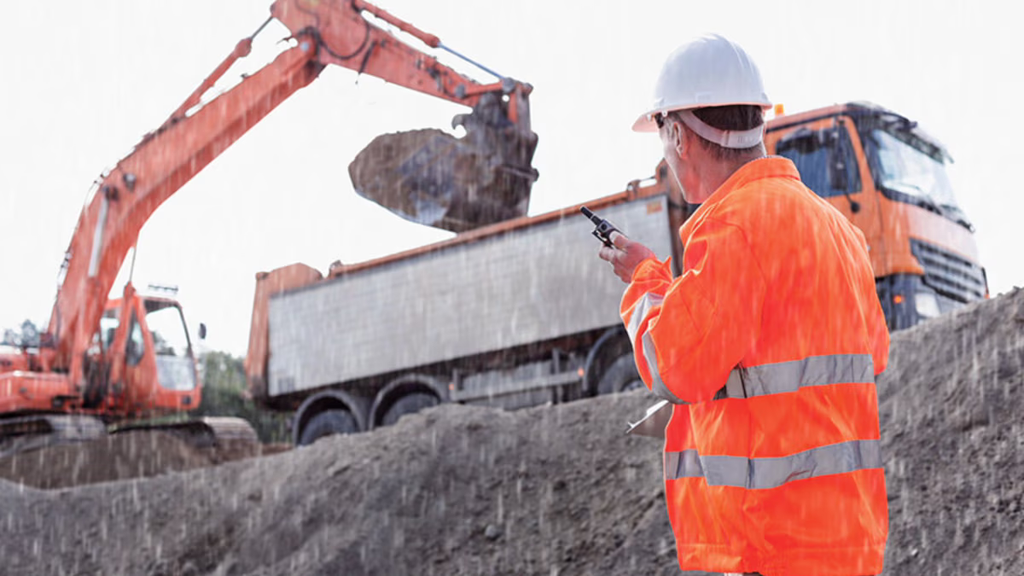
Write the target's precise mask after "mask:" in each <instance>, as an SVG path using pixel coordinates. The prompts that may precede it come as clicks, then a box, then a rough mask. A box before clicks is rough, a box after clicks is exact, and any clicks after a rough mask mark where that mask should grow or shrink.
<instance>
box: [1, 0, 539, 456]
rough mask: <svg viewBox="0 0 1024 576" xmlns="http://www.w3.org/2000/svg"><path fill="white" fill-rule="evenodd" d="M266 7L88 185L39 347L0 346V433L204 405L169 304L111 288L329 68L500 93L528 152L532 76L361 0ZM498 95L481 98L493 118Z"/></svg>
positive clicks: (469, 94) (446, 92)
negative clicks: (167, 205) (242, 146)
mask: <svg viewBox="0 0 1024 576" xmlns="http://www.w3.org/2000/svg"><path fill="white" fill-rule="evenodd" d="M270 13H271V16H270V18H268V20H267V22H265V23H264V24H263V26H260V28H259V29H258V30H257V31H256V32H255V33H254V34H253V35H252V36H250V37H248V38H244V39H242V40H241V41H240V42H238V44H237V46H236V47H235V49H234V50H233V51H232V52H231V54H230V55H228V57H227V58H225V59H224V61H223V62H221V64H220V65H219V66H217V68H216V69H215V70H214V71H213V73H212V74H210V75H209V77H207V78H206V79H205V80H204V81H203V82H202V84H200V86H199V87H198V88H197V89H196V90H195V91H194V92H192V94H191V95H190V96H189V97H188V98H187V99H186V100H185V101H184V102H183V103H182V104H181V106H179V107H178V109H177V110H175V111H174V113H172V114H171V115H170V117H169V118H168V119H167V120H166V121H165V122H164V123H163V124H162V125H161V126H160V127H159V128H157V129H156V130H154V131H153V132H151V133H149V134H147V135H146V136H144V137H143V138H142V141H141V142H139V143H138V144H137V145H136V146H135V148H134V150H133V151H132V152H131V153H130V154H129V155H128V156H126V157H125V158H123V159H122V160H121V161H120V162H119V163H118V164H117V165H116V166H115V167H114V168H113V169H112V170H110V171H109V172H107V173H106V174H104V175H103V176H102V178H101V179H100V181H99V182H98V183H97V184H96V186H95V188H94V192H93V195H92V198H91V201H90V202H89V203H88V204H87V205H86V207H85V208H84V209H83V211H82V214H81V216H80V218H79V220H78V224H77V227H76V229H75V232H74V235H73V236H72V239H71V244H70V247H69V248H68V251H67V253H66V257H65V261H64V263H63V265H62V268H61V271H62V281H61V284H60V288H59V292H58V294H57V298H56V302H55V304H54V308H53V312H52V315H51V318H50V322H49V327H48V330H47V331H46V333H44V334H43V335H42V338H41V339H40V342H39V346H38V347H31V348H30V347H28V346H24V347H22V349H21V350H17V351H15V352H14V353H11V352H10V351H8V352H7V353H6V354H3V355H2V356H0V415H2V416H3V420H2V421H0V438H3V437H8V438H10V437H12V436H15V435H21V436H24V435H26V434H29V433H35V432H47V431H51V432H52V431H55V430H57V429H65V428H68V426H69V425H68V422H72V420H71V419H68V418H64V419H61V418H60V417H55V416H54V415H55V414H56V415H70V414H74V415H76V417H75V419H74V422H75V424H74V425H73V426H71V427H72V428H74V427H78V428H79V429H80V428H82V426H85V427H86V428H89V429H92V430H95V429H97V426H96V422H97V421H100V420H101V421H102V422H103V423H109V422H112V421H120V420H124V419H130V418H140V417H149V416H155V415H159V414H165V413H173V412H179V411H185V410H190V409H193V408H195V407H196V406H198V405H199V402H200V398H201V393H200V385H199V382H198V378H197V373H196V367H195V360H194V357H193V352H192V348H191V345H190V342H189V339H188V334H187V330H186V329H185V326H184V323H183V319H182V315H181V312H180V310H179V306H178V304H177V302H175V301H174V300H172V299H170V298H165V297H143V296H140V295H139V294H137V293H136V290H135V288H134V287H133V286H132V284H131V282H130V281H129V282H128V284H127V285H126V286H125V287H124V292H123V296H122V297H121V298H120V299H116V300H112V301H109V302H108V300H107V297H108V295H109V293H110V291H111V288H112V285H113V283H114V281H115V278H116V275H117V274H118V272H119V270H120V269H121V266H122V264H123V262H124V259H125V257H126V255H127V252H128V250H129V249H130V248H132V247H133V246H134V245H135V243H136V240H137V238H138V236H139V231H140V230H141V228H142V226H143V224H145V222H146V221H147V220H148V219H149V217H150V216H151V215H152V214H153V212H154V211H155V210H156V209H157V208H158V207H159V206H160V205H161V204H162V203H163V202H164V201H165V200H167V199H168V198H169V197H170V196H171V195H172V194H174V193H175V192H176V191H177V190H179V189H180V188H181V187H182V186H183V185H185V183H187V182H188V181H189V180H190V179H191V178H192V177H193V176H195V175H196V174H197V173H198V172H199V171H200V170H202V169H203V168H204V167H205V166H206V165H207V164H209V163H210V162H211V161H213V160H214V159H215V158H216V157H217V156H218V155H219V154H220V153H221V152H223V151H224V150H226V149H227V148H228V147H229V146H231V145H232V144H233V143H234V142H235V141H236V140H238V138H240V137H241V136H242V135H243V134H244V133H245V132H246V131H247V130H248V129H249V128H251V127H252V126H254V125H255V124H256V123H257V122H259V121H260V120H261V119H263V117H265V116H266V115H267V114H268V113H270V111H271V110H273V109H274V108H276V107H277V106H278V105H279V104H280V103H281V102H283V101H284V100H285V99H287V98H288V97H289V96H291V95H292V94H293V93H295V92H296V91H297V90H299V89H301V88H303V87H305V86H307V85H308V84H310V83H311V82H312V81H313V80H315V79H316V78H317V76H318V75H319V74H320V72H321V71H322V70H323V69H324V68H325V67H326V66H328V65H331V64H333V65H338V66H344V67H346V68H350V69H353V70H356V71H357V72H359V73H361V74H362V73H366V74H371V75H373V76H377V77H379V78H382V79H384V80H386V81H388V82H391V83H394V84H398V85H401V86H405V87H406V88H410V89H412V90H416V91H418V92H422V93H424V94H427V95H430V96H434V97H437V98H442V99H445V100H449V101H452V102H456V103H459V104H462V105H465V106H469V107H473V106H475V105H476V104H477V103H478V102H479V101H480V100H481V98H482V97H483V96H485V95H495V94H496V95H498V98H497V100H498V101H499V102H500V103H501V106H500V111H501V112H502V114H503V115H504V118H503V119H502V120H503V131H502V132H501V135H500V136H499V137H498V139H499V140H500V139H504V140H506V141H507V140H508V139H510V138H513V139H514V138H521V139H522V142H519V144H521V148H520V149H521V150H522V149H525V150H526V151H527V153H528V155H529V156H531V157H532V150H533V147H534V146H535V145H536V135H535V134H533V133H532V132H531V131H530V126H529V104H528V95H529V93H530V90H531V88H530V86H529V85H527V84H522V83H520V82H517V81H515V80H512V79H511V78H501V79H500V80H499V81H497V82H495V83H492V84H481V83H478V82H476V81H474V80H472V79H470V78H468V77H466V76H463V75H462V74H460V73H458V72H456V71H455V70H454V69H452V68H450V67H448V66H446V65H444V64H442V63H440V62H438V60H437V59H436V58H435V57H433V56H431V55H429V54H426V53H424V52H422V51H420V50H417V49H416V48H413V47H412V46H410V45H409V44H407V43H405V42H402V41H401V40H399V39H398V38H397V37H396V36H394V35H393V34H390V33H388V32H387V31H385V30H383V29H382V28H380V27H378V26H377V25H375V24H374V23H372V22H371V21H370V19H368V18H366V17H365V15H364V14H365V13H369V14H372V15H373V16H374V18H373V19H374V20H383V21H385V22H388V23H389V24H391V25H393V26H395V27H397V28H398V29H400V30H402V31H404V32H406V33H408V34H411V35H412V36H414V37H416V38H418V39H420V40H422V41H423V42H424V43H425V44H427V45H428V46H431V47H441V48H443V45H442V44H441V43H440V40H439V39H438V38H437V37H436V36H433V35H430V34H427V33H425V32H423V31H421V30H419V29H417V28H416V27H414V26H412V25H410V24H408V23H406V22H404V21H401V20H399V19H397V18H395V17H393V16H392V15H390V14H388V13H386V12H384V11H382V10H380V9H379V8H377V7H375V6H373V5H370V4H368V3H366V2H363V1H361V0H334V1H329V0H328V1H312V0H278V1H277V2H275V3H274V4H273V5H272V6H271V8H270ZM273 18H276V19H277V20H279V21H280V22H281V23H283V24H284V25H285V26H286V27H287V28H288V29H289V30H290V31H291V37H290V39H289V40H290V48H288V49H286V50H284V51H283V52H282V53H280V54H279V55H278V56H277V57H276V59H274V60H273V61H272V62H271V63H269V64H267V65H266V66H264V67H263V68H261V69H260V70H259V71H257V72H256V73H254V74H251V75H249V76H247V77H244V78H243V79H242V80H241V81H240V82H239V83H238V84H237V85H235V86H234V87H232V88H231V89H230V90H228V91H226V92H224V93H223V94H220V95H219V96H217V97H216V98H215V99H213V100H211V101H209V102H205V103H204V102H202V101H201V98H202V97H203V96H204V94H205V93H206V92H207V91H208V90H209V89H210V88H211V87H213V86H214V84H215V83H216V82H217V80H218V79H219V78H221V76H222V75H223V74H224V73H225V72H226V71H227V70H228V69H229V68H230V67H231V65H232V64H233V63H234V62H235V61H236V60H238V59H239V58H243V57H245V56H247V55H248V54H249V52H250V49H251V45H252V39H253V38H254V37H255V36H256V34H258V33H259V32H260V31H261V30H262V29H263V28H264V26H265V25H266V23H268V22H270V20H271V19H273ZM494 100H495V98H494V96H490V100H489V101H490V102H492V104H491V108H490V109H489V114H491V115H492V117H493V113H494V112H493V111H494V106H493V102H494ZM510 127H511V128H510ZM499 160H501V159H499ZM506 160H507V159H506ZM520 160H521V158H520ZM528 161H529V158H527V162H528ZM508 162H512V161H511V160H509V161H508ZM499 164H500V162H499ZM519 168H521V165H520V166H519ZM88 417H93V418H88ZM83 423H84V424H83Z"/></svg>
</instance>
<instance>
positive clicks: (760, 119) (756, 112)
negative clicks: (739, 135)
mask: <svg viewBox="0 0 1024 576" xmlns="http://www.w3.org/2000/svg"><path fill="white" fill-rule="evenodd" d="M692 112H693V115H694V116H696V117H697V118H699V119H700V120H701V121H703V122H704V123H705V124H707V125H708V126H712V127H714V128H718V129H719V130H750V129H751V128H757V127H758V126H760V125H762V124H764V111H763V110H761V107H760V106H751V105H746V104H733V105H730V106H713V107H709V108H695V109H693V110H692ZM694 136H696V137H697V139H698V140H699V141H700V144H701V146H703V147H704V149H705V150H707V151H708V152H710V153H711V156H712V157H713V158H714V159H715V160H736V159H739V158H741V157H743V156H746V155H748V154H752V153H754V152H757V151H758V149H759V148H760V147H761V144H760V143H758V144H757V145H755V146H751V147H750V148H726V147H724V146H720V145H718V144H715V143H714V142H710V141H708V140H705V139H704V138H702V137H701V136H700V135H699V134H697V133H696V132H694Z"/></svg>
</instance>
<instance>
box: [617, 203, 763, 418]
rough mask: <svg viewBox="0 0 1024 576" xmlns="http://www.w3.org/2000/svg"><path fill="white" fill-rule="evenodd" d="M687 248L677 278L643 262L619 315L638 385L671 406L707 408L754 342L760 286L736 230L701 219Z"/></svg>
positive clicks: (754, 262) (760, 276)
mask: <svg viewBox="0 0 1024 576" xmlns="http://www.w3.org/2000/svg"><path fill="white" fill-rule="evenodd" d="M685 240H686V248H685V253H684V256H683V264H684V266H683V270H684V272H683V274H682V276H680V277H679V278H676V279H675V280H673V279H672V277H671V271H670V269H669V266H668V262H667V261H666V262H664V263H662V262H657V261H656V260H654V259H648V260H645V261H644V262H642V263H641V264H640V265H639V266H637V269H636V270H635V271H634V273H633V278H632V282H631V283H630V285H629V287H628V288H627V289H626V293H625V294H624V295H623V299H622V305H621V308H620V312H621V315H622V320H623V322H624V323H625V325H626V330H627V332H628V333H629V336H630V339H631V341H632V343H633V352H634V355H635V360H636V363H637V369H638V371H639V372H640V376H641V378H643V381H644V382H645V383H646V384H647V386H648V388H650V389H651V391H652V392H654V393H655V394H656V395H658V396H660V397H662V398H664V399H666V400H668V401H669V402H672V403H676V404H686V403H696V402H703V401H707V400H711V399H712V398H713V397H714V395H715V393H716V392H718V390H719V389H721V388H722V386H724V385H725V382H726V380H727V379H728V377H729V372H730V371H732V369H733V368H735V367H736V366H737V365H738V364H739V363H740V360H742V359H743V358H744V357H745V356H746V355H747V353H748V352H749V351H750V349H751V347H752V346H753V343H754V342H756V340H757V338H758V336H759V334H760V320H761V309H762V306H763V302H764V296H765V290H766V288H765V280H764V274H763V273H762V271H761V268H760V266H759V263H758V262H757V259H756V258H755V255H754V253H753V251H752V249H751V246H750V244H749V242H748V240H747V238H746V234H745V233H744V231H743V230H742V229H740V228H739V227H737V226H736V225H734V224H729V223H726V222H722V221H716V220H715V219H713V218H707V219H705V220H704V221H703V222H702V223H701V224H700V225H699V226H698V227H697V228H695V229H694V230H693V232H692V234H691V235H690V237H689V239H685Z"/></svg>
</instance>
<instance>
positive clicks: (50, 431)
mask: <svg viewBox="0 0 1024 576" xmlns="http://www.w3.org/2000/svg"><path fill="white" fill-rule="evenodd" d="M106 434H107V427H106V425H105V424H104V423H103V421H102V420H100V419H99V418H95V417H93V416H84V415H80V414H34V415H31V416H19V417H16V418H8V419H4V420H0V458H6V457H8V456H11V455H13V454H17V453H19V452H28V451H31V450H38V449H40V448H45V447H47V446H54V445H57V444H69V443H73V442H87V441H90V440H97V439H99V438H103V437H104V436H106Z"/></svg>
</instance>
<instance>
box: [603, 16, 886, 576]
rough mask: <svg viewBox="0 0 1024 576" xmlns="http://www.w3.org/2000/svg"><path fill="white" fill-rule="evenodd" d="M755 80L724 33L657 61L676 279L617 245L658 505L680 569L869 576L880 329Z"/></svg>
mask: <svg viewBox="0 0 1024 576" xmlns="http://www.w3.org/2000/svg"><path fill="white" fill-rule="evenodd" d="M768 107H770V103H769V101H768V98H767V96H766V95H765V92H764V88H763V85H762V82H761V76H760V73H759V72H758V69H757V67H756V66H755V65H754V63H753V61H752V60H751V59H750V58H749V56H748V55H747V54H746V53H745V52H744V51H743V49H742V48H740V47H739V46H737V45H736V44H734V43H732V42H730V41H728V40H726V39H725V38H722V37H721V36H706V37H702V38H699V39H697V40H695V41H693V42H690V43H687V44H684V45H683V46H681V47H680V48H679V49H677V50H676V51H675V52H674V53H673V54H672V55H671V56H669V58H668V60H667V61H666V63H665V65H664V67H663V68H662V71H661V75H660V77H659V78H658V82H657V85H656V88H655V102H654V104H653V106H652V107H651V108H650V109H649V110H648V111H647V112H646V113H644V114H643V115H642V116H641V117H640V118H639V119H638V120H637V121H636V123H635V124H634V126H633V129H634V130H636V131H657V132H658V135H659V137H660V138H661V141H662V144H663V147H664V154H665V160H666V162H667V164H668V166H669V168H670V169H671V172H672V174H673V175H674V177H675V178H676V179H677V180H678V182H679V184H680V187H681V188H682V190H683V193H684V195H685V196H686V200H687V201H688V202H690V203H692V204H700V208H699V209H698V210H697V211H696V212H695V213H694V214H693V215H692V216H691V217H690V218H689V220H687V222H686V223H685V224H684V225H683V226H682V228H681V229H680V231H679V233H680V236H681V240H682V242H683V246H684V251H683V257H682V259H683V262H682V266H681V270H682V275H681V276H679V277H678V278H673V277H672V272H671V269H670V267H669V262H668V261H666V262H659V261H658V260H657V259H656V258H655V257H654V254H653V253H652V252H651V251H650V250H649V249H647V248H646V247H645V246H643V245H642V244H639V243H637V242H632V241H630V240H629V239H627V238H626V237H625V236H622V235H615V236H614V239H613V242H614V244H615V247H614V248H603V249H602V250H601V253H600V256H601V258H603V259H605V260H607V261H609V262H610V263H611V264H612V265H613V267H614V270H615V273H616V274H617V275H618V276H619V277H620V278H622V279H623V281H625V282H628V283H629V286H628V288H627V289H626V292H625V294H624V296H623V299H622V307H621V313H622V319H623V322H624V323H625V324H626V328H627V331H628V332H629V334H630V337H631V339H632V341H633V349H634V352H635V357H636V362H637V368H638V369H639V372H640V375H641V377H642V378H643V380H644V382H645V383H646V384H647V386H648V387H649V388H650V389H651V390H652V391H653V392H654V393H655V394H657V395H658V396H660V397H661V398H663V399H666V400H668V401H669V402H670V403H672V410H673V411H672V417H671V420H670V421H669V424H668V426H667V428H666V429H665V454H664V464H665V495H666V499H667V502H668V512H669V519H670V520H671V523H672V530H673V532H674V533H675V537H676V548H677V554H678V559H679V567H680V568H681V569H683V570H708V571H716V572H724V573H727V574H735V573H746V574H763V575H764V576H861V575H873V574H878V573H880V572H881V571H882V564H883V558H884V554H885V542H886V537H887V535H888V508H887V500H886V491H885V473H884V470H883V467H882V457H881V454H880V440H879V423H878V399H877V396H876V392H875V376H876V375H877V374H879V373H881V372H882V371H883V370H884V369H885V365H886V362H887V360H888V350H889V333H888V331H887V329H886V325H885V319H884V316H883V314H882V309H881V305H880V304H879V301H878V297H877V295H876V293H875V281H874V275H873V273H872V269H871V264H870V262H869V260H868V254H867V245H866V243H865V240H864V237H863V235H862V234H861V233H860V231H858V230H857V229H856V228H854V227H853V226H852V225H851V224H850V223H849V221H848V220H847V219H846V218H845V217H844V216H843V215H842V214H841V213H840V212H838V211H837V210H835V209H834V208H833V207H832V206H831V205H830V204H828V203H827V202H825V201H823V200H821V199H820V198H819V197H818V196H816V195H815V194H814V193H813V192H811V191H810V190H808V189H807V188H806V187H805V186H804V185H803V184H802V183H801V181H800V175H799V173H798V172H797V170H796V167H795V166H794V165H793V164H792V163H791V162H790V161H789V160H787V159H785V158H781V157H766V155H765V148H764V144H763V131H764V110H766V109H767V108H768Z"/></svg>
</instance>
